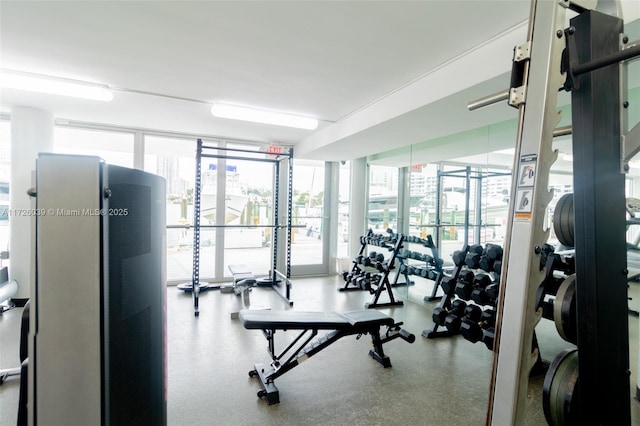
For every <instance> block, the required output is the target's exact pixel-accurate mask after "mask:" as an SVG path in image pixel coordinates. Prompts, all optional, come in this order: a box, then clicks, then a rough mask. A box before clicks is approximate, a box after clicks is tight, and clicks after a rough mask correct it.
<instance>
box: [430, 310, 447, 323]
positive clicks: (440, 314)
mask: <svg viewBox="0 0 640 426" xmlns="http://www.w3.org/2000/svg"><path fill="white" fill-rule="evenodd" d="M447 315H449V311H447V309H445V308H435V309H434V310H433V314H432V315H431V318H432V319H433V323H434V324H436V325H444V320H445V319H446V318H447Z"/></svg>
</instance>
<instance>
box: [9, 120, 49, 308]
mask: <svg viewBox="0 0 640 426" xmlns="http://www.w3.org/2000/svg"><path fill="white" fill-rule="evenodd" d="M53 126H54V119H53V115H52V114H51V113H50V112H47V111H42V110H39V109H35V108H29V107H14V108H13V109H12V110H11V179H10V183H9V193H10V208H11V210H12V212H13V213H14V214H12V215H11V216H10V218H9V260H10V263H9V265H10V266H9V276H10V278H11V279H14V280H16V281H17V282H18V292H17V293H16V294H15V297H14V299H15V300H16V301H17V302H20V301H26V299H29V297H30V294H31V285H32V284H33V280H34V279H35V274H34V259H35V256H34V250H35V246H34V241H35V223H34V220H35V219H34V218H33V216H27V215H19V214H17V212H23V211H29V209H34V208H35V200H34V199H32V198H31V197H29V195H27V190H28V189H29V188H32V187H33V186H35V182H34V180H33V178H32V176H33V171H35V167H36V158H37V156H38V153H39V152H46V151H49V152H51V151H52V148H53Z"/></svg>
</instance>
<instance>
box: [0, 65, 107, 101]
mask: <svg viewBox="0 0 640 426" xmlns="http://www.w3.org/2000/svg"><path fill="white" fill-rule="evenodd" d="M0 87H4V88H7V89H16V90H26V91H29V92H38V93H48V94H52V95H61V96H71V97H74V98H83V99H93V100H97V101H110V100H112V99H113V93H111V90H110V89H109V86H106V85H104V84H95V83H87V82H85V81H79V80H70V79H67V78H60V77H51V76H47V75H41V74H32V73H28V72H22V71H12V70H0Z"/></svg>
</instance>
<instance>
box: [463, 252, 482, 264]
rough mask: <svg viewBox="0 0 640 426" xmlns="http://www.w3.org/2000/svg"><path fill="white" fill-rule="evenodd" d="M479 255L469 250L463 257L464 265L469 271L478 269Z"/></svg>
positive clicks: (480, 255)
mask: <svg viewBox="0 0 640 426" xmlns="http://www.w3.org/2000/svg"><path fill="white" fill-rule="evenodd" d="M481 257H482V254H481V253H476V252H473V251H471V250H469V253H467V255H466V256H465V257H464V263H465V265H467V266H468V267H469V268H471V269H477V268H479V267H480V258H481Z"/></svg>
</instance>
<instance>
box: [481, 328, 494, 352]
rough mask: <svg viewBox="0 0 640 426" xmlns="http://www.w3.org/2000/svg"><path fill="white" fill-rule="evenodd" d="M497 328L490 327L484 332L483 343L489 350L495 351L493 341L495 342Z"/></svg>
mask: <svg viewBox="0 0 640 426" xmlns="http://www.w3.org/2000/svg"><path fill="white" fill-rule="evenodd" d="M495 333H496V331H495V328H493V327H488V328H485V329H484V330H482V343H484V344H485V346H486V347H487V349H489V350H490V351H493V341H494V340H495Z"/></svg>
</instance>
